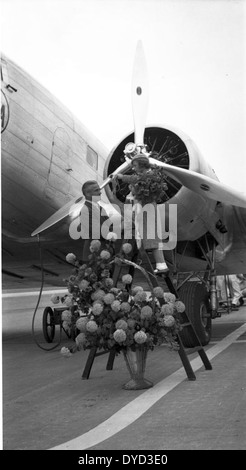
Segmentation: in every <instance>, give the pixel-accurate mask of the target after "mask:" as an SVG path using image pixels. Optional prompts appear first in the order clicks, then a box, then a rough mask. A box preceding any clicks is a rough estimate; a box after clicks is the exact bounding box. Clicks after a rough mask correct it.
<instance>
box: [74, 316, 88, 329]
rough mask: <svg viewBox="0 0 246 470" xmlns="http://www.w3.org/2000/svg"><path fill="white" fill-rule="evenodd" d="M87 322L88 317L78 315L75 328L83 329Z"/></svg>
mask: <svg viewBox="0 0 246 470" xmlns="http://www.w3.org/2000/svg"><path fill="white" fill-rule="evenodd" d="M87 323H88V318H86V317H80V318H78V320H77V321H76V328H77V329H78V330H80V331H85V329H86V325H87Z"/></svg>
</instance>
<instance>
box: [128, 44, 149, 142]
mask: <svg viewBox="0 0 246 470" xmlns="http://www.w3.org/2000/svg"><path fill="white" fill-rule="evenodd" d="M147 109H148V71H147V62H146V59H145V55H144V49H143V44H142V41H140V40H139V41H138V43H137V47H136V53H135V59H134V64H133V73H132V111H133V122H134V140H135V144H136V145H137V146H138V145H140V146H141V145H143V144H144V131H145V123H146V117H147Z"/></svg>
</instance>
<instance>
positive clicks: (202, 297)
mask: <svg viewBox="0 0 246 470" xmlns="http://www.w3.org/2000/svg"><path fill="white" fill-rule="evenodd" d="M178 294H179V298H180V300H182V302H184V304H185V307H186V313H187V315H188V317H189V319H190V321H191V323H192V324H193V327H194V329H195V331H196V334H197V336H198V338H199V340H200V342H201V344H202V346H206V344H208V343H209V341H210V339H211V332H212V321H211V315H210V313H209V310H210V305H209V293H208V291H207V289H206V286H205V285H204V284H203V283H201V282H199V281H198V282H197V281H194V282H192V281H190V282H189V281H188V282H186V283H185V284H184V285H183V286H182V287H181V288H180V289H179V291H178ZM180 337H181V339H182V342H183V345H184V346H185V347H186V348H193V347H195V346H197V344H195V338H194V335H192V330H191V328H189V327H188V328H184V329H183V330H182V331H181V332H180Z"/></svg>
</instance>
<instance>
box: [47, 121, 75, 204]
mask: <svg viewBox="0 0 246 470" xmlns="http://www.w3.org/2000/svg"><path fill="white" fill-rule="evenodd" d="M72 154H73V151H72V148H71V139H70V137H69V135H68V133H67V131H66V130H65V129H64V128H62V127H57V128H56V130H55V132H54V134H53V140H52V149H51V158H50V167H49V171H48V183H49V186H51V188H53V189H55V190H56V192H59V193H62V196H64V195H65V196H68V195H69V192H70V184H71V175H70V173H71V171H72V168H71V160H72Z"/></svg>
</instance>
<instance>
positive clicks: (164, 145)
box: [104, 126, 218, 240]
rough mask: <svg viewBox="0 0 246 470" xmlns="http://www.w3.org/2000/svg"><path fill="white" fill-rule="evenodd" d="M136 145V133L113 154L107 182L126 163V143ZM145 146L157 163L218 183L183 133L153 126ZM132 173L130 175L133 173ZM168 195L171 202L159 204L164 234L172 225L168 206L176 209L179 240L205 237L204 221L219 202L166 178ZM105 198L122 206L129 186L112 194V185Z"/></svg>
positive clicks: (147, 130) (108, 163) (147, 132)
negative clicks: (202, 175)
mask: <svg viewBox="0 0 246 470" xmlns="http://www.w3.org/2000/svg"><path fill="white" fill-rule="evenodd" d="M129 142H134V133H131V134H129V135H127V136H126V137H124V138H123V140H122V141H121V142H120V143H119V144H118V145H116V146H115V147H114V148H113V149H112V151H111V152H110V154H109V156H108V158H107V160H106V163H105V168H104V179H106V178H107V177H108V176H109V175H110V174H111V173H113V171H115V170H116V168H118V167H119V166H120V165H121V164H122V163H123V162H124V161H125V157H124V149H125V146H126V144H127V143H129ZM144 144H145V145H146V146H147V150H148V151H150V152H152V155H151V156H153V157H154V158H156V159H157V160H160V161H162V162H165V163H167V164H169V165H174V166H178V167H181V168H184V169H190V170H193V171H196V172H198V173H202V174H204V175H207V176H210V177H211V178H213V179H217V180H218V178H217V177H216V175H215V173H214V171H213V169H212V168H211V167H210V166H209V165H208V164H207V162H206V161H205V160H204V159H203V157H202V156H201V154H200V152H199V150H198V148H197V147H196V145H195V144H194V142H193V141H192V140H191V139H190V138H189V137H188V136H186V135H185V134H184V133H183V132H180V131H176V130H175V129H172V130H171V129H170V128H165V127H161V126H150V127H146V128H145V134H144ZM131 171H132V170H129V171H128V172H127V173H131ZM166 182H167V184H168V190H167V191H166V193H167V196H168V201H165V209H166V210H165V209H164V205H163V207H162V204H160V214H161V217H162V219H163V220H162V222H165V223H163V227H164V231H165V226H166V227H167V224H168V223H169V222H170V221H169V211H168V210H167V206H168V205H169V204H176V205H177V237H178V240H196V239H197V238H199V237H201V236H202V235H203V234H204V233H206V227H205V225H204V222H203V221H204V217H207V216H209V213H211V209H214V207H215V206H216V201H212V200H208V199H207V198H203V197H202V196H200V195H198V194H195V193H194V192H192V191H190V190H189V189H187V188H185V187H184V186H182V185H181V184H180V183H178V182H177V181H175V180H174V179H172V178H170V177H169V176H167V178H166ZM105 192H106V195H107V197H108V199H109V201H110V202H111V203H114V204H117V205H119V206H122V204H124V202H125V199H126V196H127V194H128V193H129V188H128V185H127V184H124V183H122V182H121V181H119V183H118V185H117V189H116V190H115V191H113V186H112V184H109V185H107V187H106V188H105Z"/></svg>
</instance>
